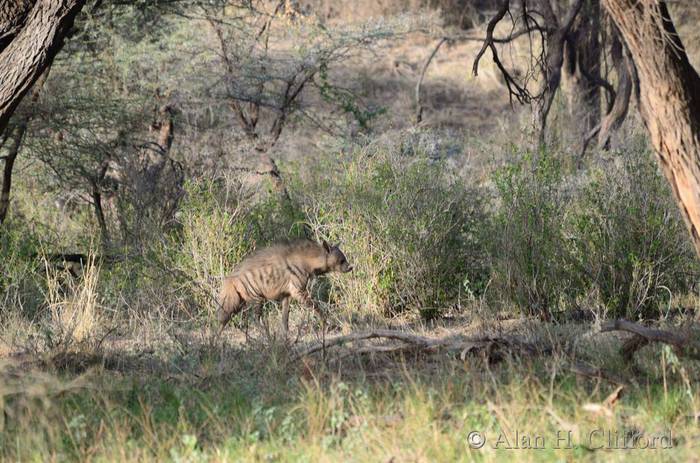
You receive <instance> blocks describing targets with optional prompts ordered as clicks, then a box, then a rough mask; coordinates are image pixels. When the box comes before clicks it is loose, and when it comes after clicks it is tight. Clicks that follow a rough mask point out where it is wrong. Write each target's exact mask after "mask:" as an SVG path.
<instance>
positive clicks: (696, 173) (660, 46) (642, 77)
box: [603, 0, 700, 255]
mask: <svg viewBox="0 0 700 463" xmlns="http://www.w3.org/2000/svg"><path fill="white" fill-rule="evenodd" d="M603 5H604V6H605V8H606V9H607V11H608V13H609V14H610V16H611V17H612V18H613V20H614V21H615V23H616V24H617V26H618V28H619V30H620V33H621V34H622V37H623V38H624V40H625V42H626V43H627V47H628V48H629V50H630V53H631V54H632V59H633V60H634V63H635V65H636V68H637V72H638V75H639V86H640V87H639V100H640V101H639V105H640V112H641V114H642V118H643V119H644V123H645V125H646V127H647V130H648V131H649V136H650V139H651V143H652V145H653V146H654V148H655V150H656V153H657V155H658V159H659V163H660V164H661V168H662V170H663V172H664V174H665V176H666V178H667V179H668V181H669V182H670V184H671V187H672V189H673V193H674V195H675V197H676V200H677V202H678V204H679V206H680V209H681V212H682V214H683V217H684V219H685V221H686V224H687V225H688V228H689V230H690V233H691V236H692V239H693V243H694V245H695V250H696V251H697V252H698V254H699V255H700V233H699V231H700V76H698V73H697V72H696V71H695V69H693V67H692V66H691V64H690V62H689V61H688V56H687V55H686V53H685V49H684V48H683V44H682V43H681V40H680V38H679V37H678V34H677V33H676V30H675V28H674V26H673V23H672V22H671V18H670V16H669V13H668V9H667V7H666V4H665V3H664V2H661V1H658V0H603Z"/></svg>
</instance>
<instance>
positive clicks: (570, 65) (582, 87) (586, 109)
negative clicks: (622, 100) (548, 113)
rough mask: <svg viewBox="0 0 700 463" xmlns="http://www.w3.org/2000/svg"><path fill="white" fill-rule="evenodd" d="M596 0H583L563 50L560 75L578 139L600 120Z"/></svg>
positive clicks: (598, 7) (599, 50)
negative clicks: (561, 74)
mask: <svg viewBox="0 0 700 463" xmlns="http://www.w3.org/2000/svg"><path fill="white" fill-rule="evenodd" d="M599 34H600V3H599V0H586V2H585V3H584V5H583V6H582V8H581V11H580V12H579V14H578V15H577V17H576V22H575V23H574V26H573V28H572V31H571V34H570V36H569V37H568V38H567V40H566V44H565V53H564V70H565V72H564V76H565V80H566V84H567V85H566V87H567V90H568V97H569V98H568V100H569V107H570V112H571V114H572V116H573V117H574V119H575V120H576V121H577V122H578V123H577V125H576V128H577V130H578V132H579V133H578V135H579V138H583V137H584V136H586V135H587V134H588V133H589V132H590V131H591V130H593V128H594V127H596V126H597V125H598V123H599V122H600V115H601V107H600V84H601V82H602V79H601V75H600V57H601V44H600V35H599Z"/></svg>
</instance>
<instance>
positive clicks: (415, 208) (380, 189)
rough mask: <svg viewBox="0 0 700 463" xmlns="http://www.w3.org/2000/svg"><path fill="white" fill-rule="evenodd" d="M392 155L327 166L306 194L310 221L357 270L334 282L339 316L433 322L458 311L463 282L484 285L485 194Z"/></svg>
mask: <svg viewBox="0 0 700 463" xmlns="http://www.w3.org/2000/svg"><path fill="white" fill-rule="evenodd" d="M395 148H396V147H395V146H390V147H386V146H385V147H376V146H368V147H365V148H361V149H356V150H355V151H354V152H353V153H352V154H351V155H350V156H349V159H347V160H345V161H343V162H341V163H340V164H339V165H338V164H337V163H336V164H334V165H326V166H324V168H322V169H321V173H320V174H318V176H317V177H316V178H315V179H314V180H313V184H312V185H306V190H307V191H311V192H312V195H310V196H311V197H310V198H309V199H308V202H307V204H306V207H307V216H308V220H309V222H310V224H311V227H312V228H313V230H314V231H315V233H316V234H317V235H318V236H319V237H323V238H326V239H328V240H329V241H340V243H341V247H342V249H343V250H344V251H345V253H346V255H347V256H348V258H349V260H350V261H351V263H352V264H353V265H354V267H355V269H354V270H353V273H352V274H349V275H342V276H338V277H334V276H333V277H332V278H334V280H333V281H334V283H335V287H336V288H337V289H338V290H339V291H338V293H337V302H338V303H340V304H341V305H342V306H343V307H345V308H346V310H349V311H352V312H358V311H360V312H370V313H372V312H374V313H377V314H380V313H386V314H396V313H398V312H402V311H406V310H415V311H419V312H420V313H421V314H422V315H423V316H425V317H431V316H434V315H436V314H437V313H439V311H440V310H441V309H443V308H445V307H448V306H449V305H451V304H455V303H456V302H457V300H458V297H459V295H460V292H461V291H462V287H463V285H464V284H465V282H467V283H468V284H471V285H474V284H477V285H478V284H479V283H481V282H482V280H483V279H484V272H483V268H484V266H483V262H484V260H483V254H484V253H483V250H482V248H481V245H480V242H479V236H478V234H477V231H478V230H479V227H480V226H481V223H482V222H483V221H484V212H483V208H482V206H483V203H482V197H483V195H482V194H481V193H480V192H479V191H478V189H477V188H474V187H465V186H464V185H463V184H461V183H459V182H457V181H456V180H455V179H453V178H450V176H449V175H448V174H447V170H446V169H445V168H444V166H443V164H442V163H441V162H436V161H431V160H429V159H426V156H425V155H424V154H422V153H413V154H410V155H406V154H403V153H402V152H401V151H400V150H397V149H395ZM309 187H310V188H309ZM469 282H472V283H469ZM470 290H471V288H470Z"/></svg>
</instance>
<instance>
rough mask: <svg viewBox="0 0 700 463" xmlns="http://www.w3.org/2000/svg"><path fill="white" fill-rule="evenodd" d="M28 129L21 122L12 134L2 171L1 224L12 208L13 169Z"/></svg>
mask: <svg viewBox="0 0 700 463" xmlns="http://www.w3.org/2000/svg"><path fill="white" fill-rule="evenodd" d="M26 130H27V125H26V124H25V123H22V124H19V125H18V126H17V127H15V129H14V130H13V131H12V133H11V134H10V140H11V141H10V146H9V147H8V149H7V155H6V156H5V158H4V159H5V165H4V166H3V171H2V189H1V190H0V225H2V224H3V223H4V222H5V218H6V217H7V211H8V210H9V208H10V191H11V189H12V169H13V167H14V165H15V160H16V159H17V154H18V153H19V149H20V147H21V146H22V139H23V138H24V133H25V132H26Z"/></svg>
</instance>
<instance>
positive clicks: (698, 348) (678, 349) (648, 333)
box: [600, 319, 700, 360]
mask: <svg viewBox="0 0 700 463" xmlns="http://www.w3.org/2000/svg"><path fill="white" fill-rule="evenodd" d="M600 331H601V333H605V332H610V331H625V332H628V333H632V334H633V335H634V336H633V337H632V338H630V339H628V340H627V341H626V342H625V343H624V344H623V345H622V347H621V348H620V353H621V355H622V356H623V358H625V359H626V360H631V359H632V357H633V356H634V354H635V352H637V351H638V350H639V349H641V348H642V347H644V346H646V345H647V344H650V343H652V342H659V343H662V344H667V345H669V346H671V347H673V350H674V352H675V353H676V355H678V356H679V357H688V358H691V359H694V360H700V345H698V344H697V343H695V342H694V341H693V340H691V339H690V337H689V336H687V335H684V334H679V333H674V332H672V331H667V330H661V329H658V328H651V327H648V326H644V325H640V324H639V323H634V322H631V321H629V320H624V319H617V320H610V321H607V322H605V323H603V325H602V326H601V328H600Z"/></svg>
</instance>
